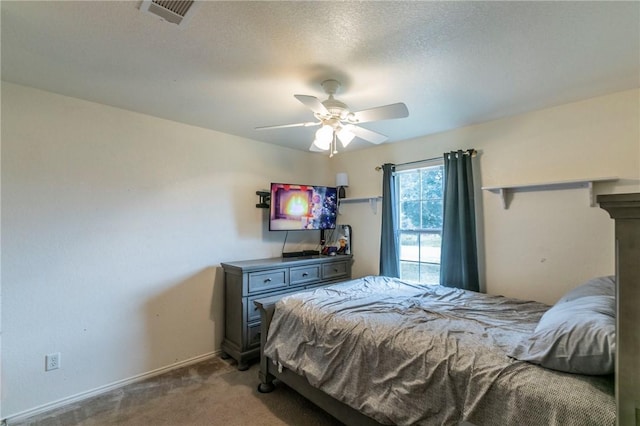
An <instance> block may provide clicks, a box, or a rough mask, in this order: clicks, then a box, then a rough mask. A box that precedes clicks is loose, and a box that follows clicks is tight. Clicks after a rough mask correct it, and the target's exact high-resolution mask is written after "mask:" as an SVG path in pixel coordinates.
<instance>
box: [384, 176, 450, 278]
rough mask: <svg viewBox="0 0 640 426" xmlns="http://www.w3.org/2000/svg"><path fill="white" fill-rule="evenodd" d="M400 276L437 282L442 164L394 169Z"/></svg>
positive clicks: (439, 248) (440, 238) (438, 274)
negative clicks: (400, 169)
mask: <svg viewBox="0 0 640 426" xmlns="http://www.w3.org/2000/svg"><path fill="white" fill-rule="evenodd" d="M396 185H398V187H397V189H398V192H397V193H398V195H399V196H398V212H399V218H398V224H397V227H398V234H399V240H400V277H401V278H402V279H405V280H409V281H416V282H420V283H423V284H438V283H439V282H440V250H441V244H442V199H443V190H444V189H443V185H444V165H442V164H437V165H432V166H428V167H420V168H415V169H409V170H403V171H399V172H396Z"/></svg>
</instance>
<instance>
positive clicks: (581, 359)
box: [257, 233, 637, 425]
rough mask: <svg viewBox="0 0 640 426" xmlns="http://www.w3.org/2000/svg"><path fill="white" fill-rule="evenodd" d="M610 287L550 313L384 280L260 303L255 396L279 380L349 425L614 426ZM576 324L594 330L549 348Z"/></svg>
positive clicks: (579, 294)
mask: <svg viewBox="0 0 640 426" xmlns="http://www.w3.org/2000/svg"><path fill="white" fill-rule="evenodd" d="M625 234H626V233H625ZM619 247H620V244H619ZM634 247H637V245H634ZM636 254H637V253H636ZM621 257H624V253H621V252H620V251H619V252H618V258H619V261H618V264H620V258H621ZM623 263H624V262H623ZM623 275H624V274H623ZM607 279H608V280H609V284H606V285H603V284H602V282H599V283H598V282H596V284H597V285H595V286H594V285H593V283H589V282H588V283H585V285H584V286H580V287H579V288H578V289H575V290H576V291H575V292H574V293H573V294H572V293H571V292H570V293H568V294H567V295H565V297H563V298H562V299H561V300H560V301H558V303H557V304H555V305H554V306H553V307H549V306H547V305H543V304H540V303H537V302H531V301H521V300H516V299H509V298H504V297H501V296H490V295H485V294H480V293H474V292H467V291H464V290H458V289H451V288H446V287H441V286H422V285H416V284H412V283H409V282H403V281H401V280H398V279H391V278H385V277H364V278H361V279H357V280H352V281H349V282H346V283H342V284H338V285H334V286H331V287H328V288H321V289H317V290H313V291H307V292H303V293H299V294H295V295H290V296H287V297H284V298H282V299H279V300H277V301H276V300H275V299H271V300H269V299H266V300H260V301H258V302H257V305H258V307H259V308H260V309H261V314H262V327H263V330H262V333H261V340H262V344H261V361H260V362H261V365H260V379H261V384H260V387H259V390H260V391H261V392H268V391H270V390H272V388H273V382H274V380H276V379H277V380H279V381H282V382H284V383H286V384H287V385H289V386H291V387H292V388H294V389H295V390H297V391H298V392H300V393H301V394H302V395H304V396H305V397H307V398H308V399H310V400H311V401H313V402H314V403H316V404H317V405H319V406H320V407H321V408H323V409H325V410H326V411H328V412H329V413H331V414H333V415H334V416H335V417H336V418H338V419H339V420H341V421H342V422H343V423H346V424H349V425H360V424H363V425H364V424H398V425H404V424H407V425H408V424H425V425H432V424H433V425H448V424H452V425H455V424H468V423H471V424H475V425H485V424H489V425H498V424H499V425H503V424H504V425H507V424H508V425H510V424H527V425H550V424H557V425H613V424H616V409H617V408H616V395H615V394H616V380H615V379H614V375H613V371H614V366H615V359H616V353H615V345H616V338H615V330H616V328H615V318H616V311H615V309H616V302H615V294H616V291H618V290H619V289H618V290H616V286H615V281H614V280H613V278H612V277H602V278H599V279H598V280H600V281H602V280H605V281H606V280H607ZM605 287H606V288H605ZM594 289H595V290H596V293H597V294H596V293H594V292H593V290H594ZM603 289H604V290H603ZM596 296H597V297H596ZM585 306H586V307H587V309H591V310H592V311H589V313H588V314H587V315H585V312H584V311H581V310H580V309H585ZM576 307H577V309H578V310H577V311H576V310H575V309H576ZM583 317H584V318H587V319H591V318H595V320H596V322H595V325H594V324H588V325H587V326H581V329H580V332H581V333H586V334H584V335H582V336H580V335H579V336H577V337H576V336H575V335H576V332H575V329H569V330H568V332H567V330H564V331H565V332H566V333H565V334H563V335H562V337H561V338H560V339H574V338H575V339H577V340H575V339H574V340H570V341H560V340H553V339H558V338H559V337H558V336H557V334H558V333H557V332H556V328H558V327H557V324H558V323H563V321H564V323H567V322H568V323H570V324H573V322H576V321H578V320H579V319H580V318H583ZM611 321H613V326H612V322H611ZM545 327H546V328H545ZM612 327H613V328H612ZM550 330H551V331H550ZM594 330H596V331H594ZM594 333H596V334H594ZM612 333H613V334H612ZM549 336H551V337H549ZM545 339H550V340H549V341H552V340H553V342H552V343H551V344H550V345H547V346H546V347H545V348H543V349H542V350H541V349H540V347H539V346H544V345H540V344H539V342H540V341H545ZM593 341H596V342H597V344H595V345H593V344H590V343H591V342H593ZM558 342H560V343H558ZM585 342H587V346H588V347H589V348H591V347H595V348H596V349H597V350H596V352H597V353H595V354H591V353H589V354H586V355H585V354H584V350H585V346H584V343H585ZM581 345H583V346H581ZM549 348H551V349H549ZM567 348H570V349H572V350H573V349H575V351H576V352H575V353H572V354H570V356H567V354H566V351H567ZM554 351H559V353H556V352H554ZM550 352H551V354H550ZM617 355H619V354H617ZM636 368H637V367H636ZM618 397H620V395H618ZM618 417H619V415H618ZM618 420H620V418H618ZM620 424H627V423H620ZM629 424H631V423H629Z"/></svg>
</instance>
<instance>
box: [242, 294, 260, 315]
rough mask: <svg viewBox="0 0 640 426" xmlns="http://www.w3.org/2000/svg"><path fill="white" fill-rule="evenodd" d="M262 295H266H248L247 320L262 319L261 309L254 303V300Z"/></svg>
mask: <svg viewBox="0 0 640 426" xmlns="http://www.w3.org/2000/svg"><path fill="white" fill-rule="evenodd" d="M261 297H264V294H259V295H257V296H251V297H247V299H246V300H247V322H252V321H259V320H260V310H259V309H258V307H257V306H256V305H255V303H253V301H254V300H256V299H260V298H261Z"/></svg>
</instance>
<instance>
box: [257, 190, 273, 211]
mask: <svg viewBox="0 0 640 426" xmlns="http://www.w3.org/2000/svg"><path fill="white" fill-rule="evenodd" d="M256 195H257V196H258V197H260V202H259V203H258V204H256V207H257V208H259V209H268V208H269V203H270V202H271V193H270V192H268V191H256Z"/></svg>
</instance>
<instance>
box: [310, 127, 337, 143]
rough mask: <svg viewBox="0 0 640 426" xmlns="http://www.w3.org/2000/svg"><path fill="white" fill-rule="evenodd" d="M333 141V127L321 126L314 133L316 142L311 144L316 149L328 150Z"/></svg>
mask: <svg viewBox="0 0 640 426" xmlns="http://www.w3.org/2000/svg"><path fill="white" fill-rule="evenodd" d="M332 139H333V127H331V126H328V125H326V124H325V125H323V126H322V127H320V128H319V129H318V131H317V132H316V140H315V141H314V142H313V143H314V144H315V145H316V146H317V147H318V148H321V149H329V146H330V145H331V140H332Z"/></svg>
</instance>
